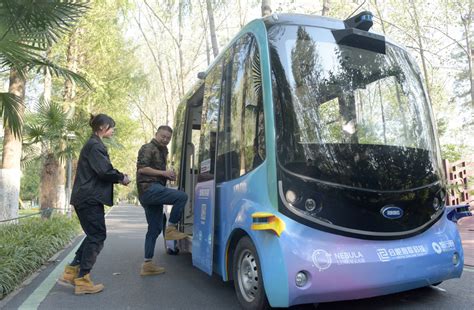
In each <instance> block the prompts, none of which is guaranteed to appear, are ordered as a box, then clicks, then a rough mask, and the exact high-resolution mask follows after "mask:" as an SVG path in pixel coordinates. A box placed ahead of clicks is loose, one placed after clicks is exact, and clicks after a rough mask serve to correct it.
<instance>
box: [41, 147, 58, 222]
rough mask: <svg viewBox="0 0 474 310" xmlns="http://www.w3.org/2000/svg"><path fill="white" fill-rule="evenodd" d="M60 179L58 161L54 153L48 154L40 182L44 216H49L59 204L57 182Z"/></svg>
mask: <svg viewBox="0 0 474 310" xmlns="http://www.w3.org/2000/svg"><path fill="white" fill-rule="evenodd" d="M57 179H58V161H57V159H55V158H54V154H52V153H48V154H46V157H45V160H44V164H43V169H42V171H41V182H40V207H41V211H42V212H43V213H42V217H43V218H49V217H50V215H51V213H52V211H53V210H54V209H56V208H58V207H59V206H58V205H57V201H56V186H55V185H56V182H57Z"/></svg>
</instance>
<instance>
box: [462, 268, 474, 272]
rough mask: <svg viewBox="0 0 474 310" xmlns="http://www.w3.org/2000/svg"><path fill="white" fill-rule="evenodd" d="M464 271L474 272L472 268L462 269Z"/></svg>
mask: <svg viewBox="0 0 474 310" xmlns="http://www.w3.org/2000/svg"><path fill="white" fill-rule="evenodd" d="M464 271H469V272H474V268H472V267H464Z"/></svg>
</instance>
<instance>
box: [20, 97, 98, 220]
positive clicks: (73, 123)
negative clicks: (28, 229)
mask: <svg viewBox="0 0 474 310" xmlns="http://www.w3.org/2000/svg"><path fill="white" fill-rule="evenodd" d="M34 110H35V112H34V113H30V114H27V116H26V120H27V122H25V127H24V147H25V153H26V154H28V159H27V160H25V164H28V162H27V161H36V160H42V167H43V168H42V171H41V176H40V178H41V179H40V206H41V210H52V209H55V208H61V207H62V206H57V205H56V203H57V199H56V184H57V178H58V168H59V165H60V163H61V162H64V161H65V160H66V159H67V158H72V157H77V152H78V151H79V149H80V147H81V146H82V143H83V141H84V139H85V137H87V134H88V133H89V132H86V129H85V128H84V124H85V123H87V117H86V116H85V115H82V114H78V115H77V116H76V117H75V118H73V119H69V118H68V117H67V112H66V111H64V109H63V107H62V106H61V104H59V103H57V102H55V101H50V102H48V101H45V100H41V101H40V102H39V104H38V105H37V106H36V107H35V108H34ZM71 134H72V135H74V136H75V137H76V139H74V140H71V139H69V137H70V136H71ZM49 214H50V213H49V212H45V213H43V215H44V216H45V217H49Z"/></svg>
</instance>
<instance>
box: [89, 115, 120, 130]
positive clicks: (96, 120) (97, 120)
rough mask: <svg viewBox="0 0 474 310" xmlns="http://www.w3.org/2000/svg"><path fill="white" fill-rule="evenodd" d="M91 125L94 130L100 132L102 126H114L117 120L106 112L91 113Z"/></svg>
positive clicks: (107, 127)
mask: <svg viewBox="0 0 474 310" xmlns="http://www.w3.org/2000/svg"><path fill="white" fill-rule="evenodd" d="M89 125H90V126H91V127H92V131H93V132H98V131H100V127H102V126H104V125H106V127H105V128H106V129H109V128H114V127H115V121H114V119H113V118H111V117H110V116H108V115H106V114H97V115H95V116H94V115H92V114H91V119H90V121H89Z"/></svg>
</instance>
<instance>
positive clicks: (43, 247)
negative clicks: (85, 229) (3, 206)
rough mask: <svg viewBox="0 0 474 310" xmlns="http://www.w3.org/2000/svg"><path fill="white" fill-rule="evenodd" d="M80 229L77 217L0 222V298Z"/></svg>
mask: <svg viewBox="0 0 474 310" xmlns="http://www.w3.org/2000/svg"><path fill="white" fill-rule="evenodd" d="M79 231H80V226H79V222H78V221H77V218H76V217H73V218H72V219H70V218H67V217H65V216H61V215H54V216H52V217H51V219H49V220H43V219H41V218H37V217H31V218H25V219H22V220H20V222H19V223H18V224H3V225H0V300H1V299H3V298H4V297H5V296H6V295H7V294H8V293H10V292H11V291H13V290H14V289H15V288H16V287H17V286H18V285H19V284H21V282H22V281H23V280H24V279H25V278H26V277H28V276H29V275H30V274H32V273H33V272H35V271H36V270H38V268H39V267H41V265H42V264H44V263H45V262H46V261H47V260H48V259H49V258H50V257H51V256H53V255H54V254H55V253H57V252H58V251H59V250H61V249H62V248H63V247H64V246H65V245H66V244H67V243H68V242H70V241H71V240H72V238H74V237H75V236H76V235H77V233H78V232H79Z"/></svg>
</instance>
